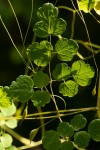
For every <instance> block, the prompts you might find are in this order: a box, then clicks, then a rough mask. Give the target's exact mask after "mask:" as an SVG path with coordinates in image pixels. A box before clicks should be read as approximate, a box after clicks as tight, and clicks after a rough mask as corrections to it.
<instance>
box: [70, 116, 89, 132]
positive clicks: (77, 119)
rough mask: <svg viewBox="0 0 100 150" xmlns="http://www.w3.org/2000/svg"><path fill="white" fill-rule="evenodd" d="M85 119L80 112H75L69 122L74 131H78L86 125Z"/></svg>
mask: <svg viewBox="0 0 100 150" xmlns="http://www.w3.org/2000/svg"><path fill="white" fill-rule="evenodd" d="M86 123H87V120H86V118H85V117H84V116H83V115H82V114H77V115H75V116H74V117H73V119H72V120H71V122H70V124H71V125H72V126H73V129H74V131H78V130H80V129H82V128H84V127H85V126H86Z"/></svg>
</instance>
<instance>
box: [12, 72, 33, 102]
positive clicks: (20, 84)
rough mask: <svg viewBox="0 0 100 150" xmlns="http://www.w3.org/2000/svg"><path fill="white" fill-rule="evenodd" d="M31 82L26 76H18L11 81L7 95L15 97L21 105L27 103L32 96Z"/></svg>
mask: <svg viewBox="0 0 100 150" xmlns="http://www.w3.org/2000/svg"><path fill="white" fill-rule="evenodd" d="M33 85H34V83H33V80H32V79H31V78H30V77H29V76H27V75H20V76H19V77H18V78H17V79H16V81H13V82H12V83H11V85H10V88H9V93H10V94H11V95H12V96H13V97H17V98H18V100H19V101H20V102H22V103H24V102H27V101H28V100H29V99H30V97H31V96H32V94H33Z"/></svg>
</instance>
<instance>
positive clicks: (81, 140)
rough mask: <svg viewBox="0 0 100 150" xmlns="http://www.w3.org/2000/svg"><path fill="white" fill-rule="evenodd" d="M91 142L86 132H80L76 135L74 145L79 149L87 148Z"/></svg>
mask: <svg viewBox="0 0 100 150" xmlns="http://www.w3.org/2000/svg"><path fill="white" fill-rule="evenodd" d="M89 141H90V135H89V134H88V133H87V132H86V131H79V132H76V133H75V134H74V143H75V144H76V145H77V146H78V147H79V148H86V147H87V146H88V144H89Z"/></svg>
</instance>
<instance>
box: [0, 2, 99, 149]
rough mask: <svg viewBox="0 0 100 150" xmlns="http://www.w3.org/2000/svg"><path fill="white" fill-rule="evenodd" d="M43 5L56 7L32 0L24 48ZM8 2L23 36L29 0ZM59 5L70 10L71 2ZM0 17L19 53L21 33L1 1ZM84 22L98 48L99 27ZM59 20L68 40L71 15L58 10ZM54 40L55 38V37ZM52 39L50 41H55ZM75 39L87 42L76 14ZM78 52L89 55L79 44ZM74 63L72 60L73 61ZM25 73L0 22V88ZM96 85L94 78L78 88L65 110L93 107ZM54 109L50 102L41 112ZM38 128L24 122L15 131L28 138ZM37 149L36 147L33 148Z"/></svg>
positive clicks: (89, 116) (89, 20)
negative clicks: (60, 18) (88, 84)
mask: <svg viewBox="0 0 100 150" xmlns="http://www.w3.org/2000/svg"><path fill="white" fill-rule="evenodd" d="M45 2H52V3H53V4H55V0H49V1H47V0H42V1H41V0H34V4H33V8H34V12H33V17H32V22H31V26H30V28H29V32H28V36H27V39H26V43H25V46H26V47H27V46H28V45H29V44H31V42H32V39H33V36H34V33H33V26H34V24H35V22H36V21H38V18H37V15H36V11H37V9H38V7H41V6H42V4H43V3H45ZM11 3H12V5H13V7H14V10H15V12H16V15H17V17H18V20H19V23H20V26H21V29H22V34H23V36H25V33H26V30H27V26H28V23H29V18H30V13H31V0H11ZM59 5H65V6H67V7H72V8H73V6H72V3H71V0H63V1H62V0H58V2H57V4H56V6H59ZM92 13H93V14H94V15H95V17H96V18H97V19H98V20H100V16H98V15H97V14H96V13H95V12H94V10H93V11H92ZM0 15H1V16H2V19H3V21H4V22H5V25H6V26H7V28H8V30H9V32H10V34H11V36H12V38H13V40H14V42H15V44H16V45H17V47H18V48H19V50H22V42H21V38H20V33H19V30H18V26H17V23H16V20H15V18H14V15H13V13H12V10H11V8H10V6H9V3H8V1H7V0H6V1H4V0H0ZM83 15H84V19H85V21H86V25H87V28H88V31H89V35H90V39H91V42H92V43H95V44H97V45H100V24H99V23H98V22H97V21H96V20H95V19H94V18H93V17H92V16H91V15H90V14H85V13H83ZM59 17H62V18H63V19H65V20H66V22H67V29H66V32H65V33H64V34H63V36H64V37H66V38H70V34H71V21H72V12H70V11H67V10H62V9H60V10H59ZM55 39H56V38H55ZM55 39H54V40H52V41H54V42H55ZM74 39H79V40H83V41H88V38H87V34H86V30H85V27H84V24H83V22H82V20H81V19H80V17H79V15H76V20H75V33H74ZM36 40H37V41H40V39H39V38H37V39H36ZM79 46H80V49H79V52H80V53H81V54H83V56H89V54H90V53H89V52H88V50H86V49H85V48H84V47H83V46H82V45H79ZM99 58H100V54H98V55H96V56H95V60H96V63H97V66H98V68H99V69H100V61H99ZM77 59H78V57H77V56H76V57H75V58H74V60H77ZM74 60H73V61H74ZM57 61H58V60H57V59H56V58H55V60H54V61H52V64H51V65H52V66H53V65H54V64H55V63H56V62H57ZM86 62H88V63H90V65H92V66H94V68H95V70H96V67H95V64H94V60H93V58H91V59H89V60H87V61H86ZM24 73H25V65H24V64H23V62H22V60H21V58H20V57H19V55H18V54H17V52H16V50H15V49H14V47H13V45H12V43H11V41H10V39H9V37H8V35H7V33H6V31H5V29H4V27H3V26H2V24H1V23H0V86H5V85H8V86H9V85H10V84H11V82H12V81H13V80H16V78H17V77H18V76H19V75H21V74H24ZM94 84H95V78H94V79H93V80H92V83H91V85H90V86H88V87H84V88H83V87H80V90H79V93H78V94H77V95H76V96H75V97H74V98H71V99H70V98H66V101H67V108H68V109H72V108H81V107H91V106H96V99H97V96H95V97H93V96H92V94H91V91H92V89H93V87H94ZM54 92H55V93H57V85H56V87H55V86H54ZM57 104H58V107H59V108H60V109H63V103H62V102H61V103H60V101H58V103H57ZM29 105H30V106H32V104H31V103H29ZM48 109H49V110H50V109H51V110H53V109H55V108H54V104H53V103H52V102H51V103H50V104H47V105H46V107H45V108H43V110H44V111H47V110H48ZM33 111H34V112H35V111H36V109H35V108H34V107H33V108H32V107H30V108H29V113H31V112H33ZM83 114H84V115H85V116H86V117H87V119H88V121H91V120H92V119H93V118H94V117H95V112H92V111H91V112H87V113H83ZM71 118H72V116H69V117H66V118H64V119H65V120H67V121H69V120H70V119H71ZM58 122H59V121H58V120H57V119H56V120H55V122H54V123H52V122H51V123H50V124H49V125H47V126H46V129H48V130H50V129H56V127H57V123H58ZM37 126H39V121H24V122H23V124H22V126H18V128H17V129H16V131H18V133H20V134H22V135H23V136H25V137H28V136H29V132H30V131H31V130H32V129H34V128H36V127H37ZM39 136H40V135H38V136H36V140H38V139H39ZM14 144H15V145H16V146H20V143H19V142H17V141H15V140H14ZM99 149H100V144H99V143H95V142H93V141H91V142H90V146H89V147H88V150H99ZM35 150H36V148H35Z"/></svg>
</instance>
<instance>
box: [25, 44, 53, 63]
mask: <svg viewBox="0 0 100 150" xmlns="http://www.w3.org/2000/svg"><path fill="white" fill-rule="evenodd" d="M52 50H53V47H52V45H51V43H50V42H48V41H42V42H40V44H39V43H38V42H34V43H32V45H30V46H29V47H28V48H27V52H28V56H29V58H30V59H31V61H34V63H35V64H36V65H37V66H46V65H48V63H49V62H50V60H51V51H52Z"/></svg>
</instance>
